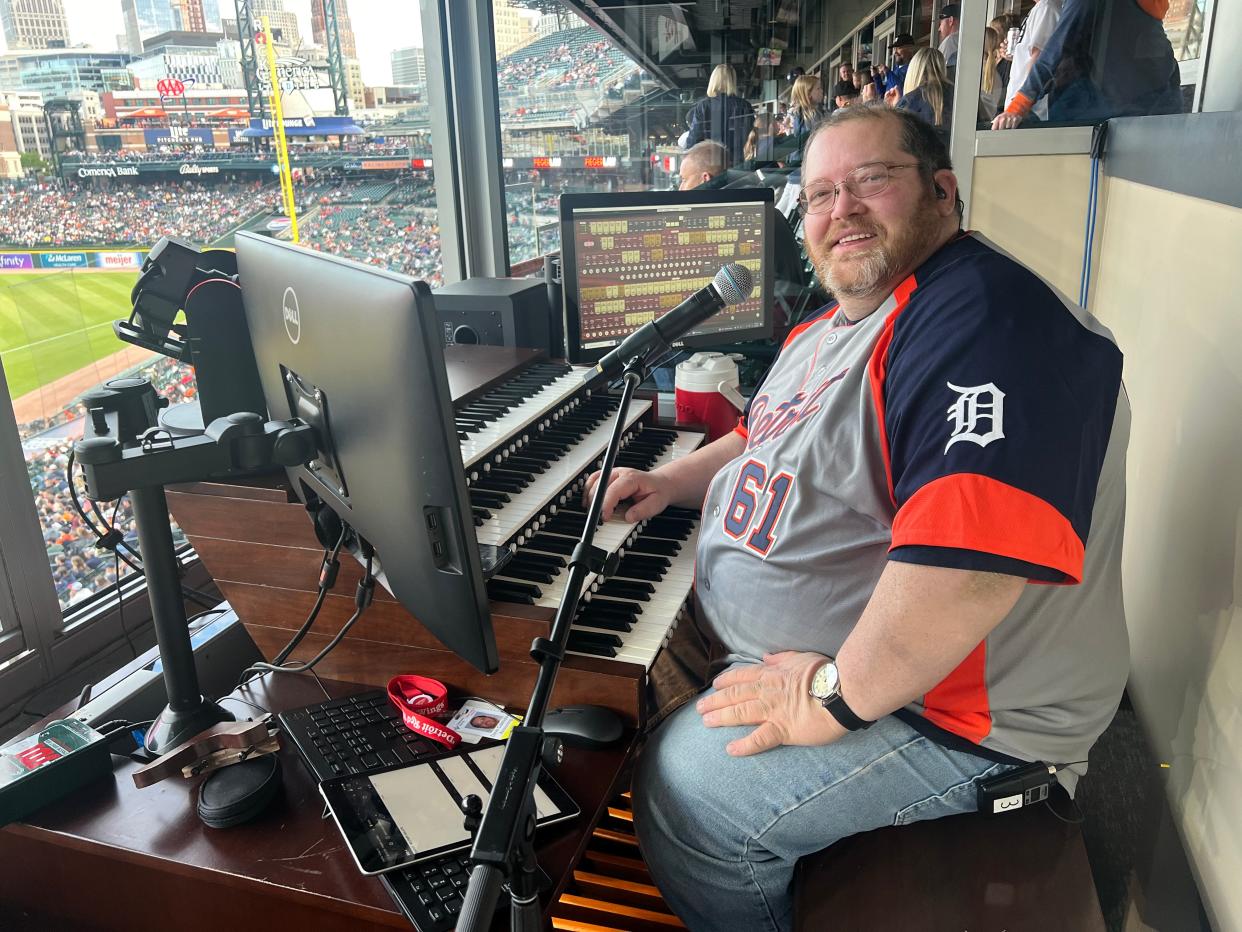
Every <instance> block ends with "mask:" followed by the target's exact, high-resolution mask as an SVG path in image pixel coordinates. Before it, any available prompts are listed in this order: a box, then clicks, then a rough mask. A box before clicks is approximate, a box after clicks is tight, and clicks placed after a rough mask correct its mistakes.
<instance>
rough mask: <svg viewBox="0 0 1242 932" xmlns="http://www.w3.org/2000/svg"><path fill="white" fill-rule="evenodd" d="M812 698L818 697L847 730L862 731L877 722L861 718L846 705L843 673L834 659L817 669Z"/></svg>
mask: <svg viewBox="0 0 1242 932" xmlns="http://www.w3.org/2000/svg"><path fill="white" fill-rule="evenodd" d="M811 698H813V699H818V700H819V704H820V705H822V706H823V707H824V708H825V709H827V710H828V712H829V713H830V714H831V715H832V717H833V718H835V719H836V720H837V721H838V722H840V723H841V727H842V728H844V729H846V730H847V731H862V730H863V729H864V728H870V727H871V726H872V725H874V724H875V722H869V721H867V720H866V719H862V718H859V717H858V716H857V715H855V714H854V710H853V709H851V708H850V707H849V706H848V705H846V703H845V697H844V696H842V695H841V675H840V674H839V673H838V672H837V665H836V663H835V662H834V661H831V660H829V661H828V662H827V663H826V664H824V665H823V666H822V667H820V668H819V669H818V670H816V671H815V678H814V679H812V680H811Z"/></svg>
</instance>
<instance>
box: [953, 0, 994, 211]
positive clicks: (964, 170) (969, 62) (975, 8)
mask: <svg viewBox="0 0 1242 932" xmlns="http://www.w3.org/2000/svg"><path fill="white" fill-rule="evenodd" d="M987 15H988V2H987V0H962V23H961V28H960V30H959V34H958V39H957V42H958V44H957V74H956V76H955V84H954V88H953V122H952V133H951V135H950V138H949V156H950V158H952V159H953V170H954V172H956V174H957V186H958V194H959V195H960V196H961V198H962V203H963V204H964V205H965V214H964V216H963V217H962V225H963V226H965V227H968V226H969V225H970V191H971V185H972V182H973V179H974V171H975V133H976V130H975V127H976V125H977V124H978V122H979V84H980V79H981V77H982V75H983V30H984V27H985V26H987V24H988V21H987Z"/></svg>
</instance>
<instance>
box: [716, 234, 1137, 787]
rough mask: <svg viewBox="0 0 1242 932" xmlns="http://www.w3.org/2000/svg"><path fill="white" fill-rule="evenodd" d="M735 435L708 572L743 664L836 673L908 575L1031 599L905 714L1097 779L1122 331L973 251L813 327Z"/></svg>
mask: <svg viewBox="0 0 1242 932" xmlns="http://www.w3.org/2000/svg"><path fill="white" fill-rule="evenodd" d="M738 431H739V433H741V434H742V435H743V436H744V437H745V438H746V441H747V444H746V450H745V452H743V453H742V454H741V455H740V456H739V457H737V458H736V459H735V460H733V461H732V462H730V463H729V464H728V465H726V466H725V467H724V468H723V469H721V471H720V472H719V473H718V474H717V475H716V477H715V478H714V479H713V481H712V483H711V486H710V488H709V490H708V493H707V496H706V499H705V502H704V512H703V523H702V526H701V528H700V531H699V543H698V559H697V567H696V577H697V580H696V589H697V594H698V599H699V603H700V608H701V612H702V615H703V619H704V622H705V623H706V624H707V625H708V626H709V627H710V628H711V629H712V631H713V633H714V634H715V636H716V637H718V638H719V639H720V641H721V642H722V643H723V644H724V645H725V646H726V647H728V648H729V650H730V652H731V653H730V659H731V660H739V659H740V660H756V659H758V658H759V657H761V656H762V654H763V653H765V652H770V651H779V650H809V651H817V652H820V653H824V654H828V655H835V654H836V653H837V652H838V651H839V650H840V648H841V645H842V644H843V643H844V641H845V639H846V637H847V636H848V635H849V633H850V631H851V630H852V629H853V626H854V624H855V622H856V621H857V620H858V618H859V616H860V615H861V614H862V611H863V609H864V607H865V606H866V604H867V601H868V599H870V597H871V594H872V591H873V590H874V588H875V585H876V583H877V581H878V580H879V577H880V574H881V572H882V571H883V569H884V567H885V565H886V564H887V562H888V561H889V560H900V561H905V562H912V563H920V564H926V565H933V566H944V567H956V568H962V569H974V570H986V571H993V572H1002V573H1009V574H1012V575H1019V576H1024V577H1027V578H1028V579H1030V580H1031V581H1032V582H1033V583H1037V584H1035V585H1028V586H1027V587H1026V588H1025V590H1024V591H1023V594H1022V596H1021V597H1020V598H1019V600H1018V602H1017V604H1016V605H1015V606H1014V608H1013V610H1012V611H1011V612H1010V613H1009V615H1008V616H1007V617H1006V618H1005V619H1004V620H1003V621H1002V622H1001V623H1000V624H999V625H998V626H997V627H996V628H995V629H994V630H993V632H992V633H991V634H990V635H989V636H988V637H987V639H986V640H985V641H984V642H983V643H981V644H979V645H978V647H977V648H976V649H975V650H974V651H972V652H971V653H970V655H969V656H967V657H966V659H965V660H964V661H963V662H962V663H961V664H960V665H959V666H958V668H957V669H955V670H954V671H953V672H952V673H951V674H950V675H949V676H948V677H946V678H945V680H944V681H943V682H941V683H940V684H939V685H937V686H936V687H935V688H933V689H932V690H931V691H929V692H928V693H927V694H926V695H925V696H923V697H922V698H921V699H920V700H919V701H917V702H915V703H913V704H912V705H911V706H910V707H909V709H908V710H907V714H909V713H914V714H916V715H917V716H919V717H920V721H921V722H923V723H930V725H931V726H934V727H932V728H930V729H929V730H930V731H931V732H932V733H939V734H942V735H943V734H944V732H947V733H949V735H952V736H956V738H957V739H959V740H960V739H964V740H965V741H968V742H971V744H973V745H974V746H976V747H982V748H985V749H988V750H990V751H993V752H996V753H999V754H1003V755H1008V756H1010V757H1016V758H1019V759H1022V760H1042V761H1046V762H1049V763H1054V762H1055V763H1066V764H1068V763H1070V762H1074V761H1080V760H1083V759H1085V758H1086V756H1087V751H1088V750H1089V748H1090V746H1091V744H1092V743H1093V742H1094V741H1095V739H1096V737H1098V736H1099V734H1100V732H1101V731H1103V729H1104V728H1105V726H1106V725H1107V724H1108V722H1109V721H1110V720H1111V718H1112V715H1113V713H1114V711H1115V710H1116V707H1117V703H1118V702H1119V700H1120V697H1121V692H1122V688H1123V687H1124V685H1125V680H1126V674H1127V671H1128V667H1129V651H1128V643H1127V638H1126V631H1125V620H1124V617H1123V613H1122V604H1121V578H1120V577H1121V572H1120V557H1121V530H1122V517H1123V511H1124V451H1125V445H1126V441H1127V438H1128V433H1129V409H1128V405H1127V403H1126V401H1125V397H1124V394H1123V393H1122V390H1121V353H1120V351H1119V350H1118V349H1117V347H1116V345H1115V344H1114V343H1113V341H1112V337H1111V335H1110V334H1109V333H1108V331H1107V330H1105V328H1103V327H1102V326H1101V325H1100V324H1099V323H1098V322H1096V321H1095V320H1094V319H1093V318H1091V317H1090V316H1089V315H1087V314H1086V312H1085V311H1082V310H1081V309H1080V308H1077V307H1076V306H1075V305H1073V304H1071V303H1070V302H1069V301H1068V300H1066V299H1064V298H1062V297H1061V296H1059V295H1058V294H1057V293H1056V292H1055V291H1054V290H1053V289H1052V288H1051V287H1049V286H1048V285H1046V284H1044V283H1043V282H1042V281H1041V280H1040V279H1039V278H1038V277H1037V276H1036V275H1034V274H1033V273H1032V272H1030V271H1029V270H1027V269H1026V268H1025V267H1023V266H1022V265H1020V264H1019V263H1017V262H1015V261H1014V260H1013V259H1011V258H1009V257H1008V256H1006V255H1004V254H1003V253H1002V252H1000V251H999V250H998V249H996V248H995V247H994V246H992V245H991V244H989V243H987V242H986V241H985V240H983V239H982V238H981V237H978V236H976V235H973V234H964V235H961V236H959V237H958V238H957V239H955V240H954V241H952V242H950V243H949V244H948V245H946V246H945V247H944V248H942V249H941V250H939V251H938V252H937V253H936V254H935V255H933V256H932V257H931V258H930V259H928V260H927V262H925V263H924V264H923V265H922V266H921V267H920V268H919V269H917V270H916V271H915V272H914V274H913V275H911V276H910V277H909V278H908V279H906V280H905V281H904V282H902V283H901V285H900V286H899V287H898V288H897V289H896V290H895V291H894V292H893V294H892V295H891V296H890V297H889V298H888V300H887V301H885V303H884V304H883V305H881V306H880V308H879V309H878V310H877V311H876V312H875V313H873V314H871V315H870V316H868V317H866V318H864V319H863V320H861V321H858V322H856V323H853V322H851V321H849V320H848V318H846V317H845V315H844V313H843V312H842V311H841V310H840V309H839V308H838V307H836V306H835V305H833V306H830V307H829V308H827V309H826V310H825V311H824V312H822V313H821V314H820V315H819V316H817V317H815V318H813V319H812V320H810V321H808V322H805V323H803V324H800V325H799V326H798V327H796V328H795V329H794V330H793V331H792V332H791V333H790V335H789V337H788V339H787V340H786V342H785V345H784V347H783V349H782V350H781V353H780V355H779V356H778V358H777V360H776V362H775V363H774V364H773V366H772V369H771V371H770V372H769V374H768V376H767V378H766V379H765V380H764V382H763V384H762V385H761V386H760V387H759V389H758V390H757V391H756V393H755V395H754V397H753V398H752V400H751V403H750V405H749V406H748V408H747V411H746V413H745V415H744V417H743V419H742V422H741V424H739V426H738ZM1075 769H1076V770H1078V771H1081V770H1082V769H1083V768H1081V767H1077V768H1075ZM1074 779H1075V778H1074V776H1073V774H1072V773H1070V774H1065V775H1064V776H1063V780H1064V782H1066V783H1067V785H1069V786H1070V787H1071V788H1072V785H1073V782H1074Z"/></svg>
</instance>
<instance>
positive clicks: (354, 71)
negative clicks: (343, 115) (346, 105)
mask: <svg viewBox="0 0 1242 932" xmlns="http://www.w3.org/2000/svg"><path fill="white" fill-rule="evenodd" d="M342 64H343V65H344V67H345V93H346V95H347V96H348V97H349V101H350V103H351V104H353V107H354V108H355V109H356V108H358V107H361V106H362V105H363V103H364V101H365V100H366V86H365V85H364V84H363V83H362V64H361V63H360V62H359V61H358V59H356V58H347V59H345V61H344V62H342Z"/></svg>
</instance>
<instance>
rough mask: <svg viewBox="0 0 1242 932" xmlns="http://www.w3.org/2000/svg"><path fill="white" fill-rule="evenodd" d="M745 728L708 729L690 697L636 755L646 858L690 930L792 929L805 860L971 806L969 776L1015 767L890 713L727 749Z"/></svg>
mask: <svg viewBox="0 0 1242 932" xmlns="http://www.w3.org/2000/svg"><path fill="white" fill-rule="evenodd" d="M825 714H827V713H825ZM747 731H749V728H707V727H705V726H704V725H703V722H702V719H701V718H700V716H699V713H698V712H697V711H695V708H694V704H693V702H691V703H688V704H686V705H685V706H683V707H682V708H680V709H679V710H677V711H676V712H674V713H673V714H672V715H671V716H670V717H669V718H668V719H667V720H666V721H665V722H664V723H663V724H661V725H660V727H659V728H657V729H656V730H655V732H654V733H653V734H652V735H651V736H650V737H649V738H648V741H647V744H646V746H645V747H644V748H643V751H642V755H641V757H640V758H639V761H638V772H637V774H636V777H635V783H634V813H635V824H636V828H637V832H638V839H639V843H640V844H641V846H642V853H643V857H644V859H645V860H646V862H647V865H648V867H649V868H650V869H651V873H652V876H653V877H654V878H655V881H656V883H657V885H658V886H659V888H660V892H661V893H662V894H663V896H664V899H665V900H666V901H667V903H668V905H669V906H670V907H671V908H672V909H673V911H674V912H675V913H676V914H677V915H678V916H679V917H680V918H681V919H682V921H684V922H685V923H686V925H687V926H688V927H689V928H690V929H692V930H701V932H732V930H746V932H751V930H786V929H790V928H792V926H793V889H792V887H793V876H794V866H795V865H796V864H797V861H798V859H799V858H800V857H803V856H804V855H808V854H812V853H814V852H816V851H819V850H821V849H823V848H826V847H828V846H829V845H831V844H832V843H833V842H835V841H838V840H840V839H842V838H845V837H847V836H849V835H853V834H856V833H858V832H866V831H870V830H871V829H874V828H880V827H881V826H884V825H904V824H907V823H910V822H918V821H921V820H923V819H936V818H939V817H941V816H946V815H953V814H956V813H960V812H970V811H972V810H974V809H975V808H976V803H975V786H974V780H975V779H976V778H977V777H980V776H990V775H992V774H994V773H999V772H1002V771H1004V770H1007V769H1009V765H1006V764H998V763H995V762H993V761H990V760H986V759H984V758H981V757H975V756H974V755H972V754H967V753H963V752H960V751H953V750H949V749H947V748H944V747H941V746H940V745H938V744H936V743H935V742H933V741H931V740H929V739H928V738H925V737H923V736H922V735H920V734H919V733H918V732H916V731H915V730H914V729H913V728H911V727H910V726H909V725H906V724H905V723H904V722H902V721H900V720H898V719H896V718H894V717H892V716H891V715H890V716H887V717H885V718H883V719H881V720H880V721H879V722H877V723H876V724H875V725H873V726H872V727H871V728H868V729H867V730H866V731H860V732H852V733H850V734H848V735H846V736H845V737H844V738H841V739H840V740H839V741H836V742H834V743H833V744H830V745H826V746H823V747H810V748H805V747H779V748H776V749H774V750H771V751H767V752H765V753H763V754H758V755H755V756H753V757H737V758H734V757H729V755H728V754H726V753H725V750H724V748H725V745H726V744H728V743H729V742H730V741H732V740H733V739H735V738H738V737H740V736H741V735H743V734H745V733H746V732H747ZM951 854H952V853H951V852H947V851H946V852H945V856H946V857H950V856H951ZM843 882H845V881H844V880H843Z"/></svg>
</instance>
